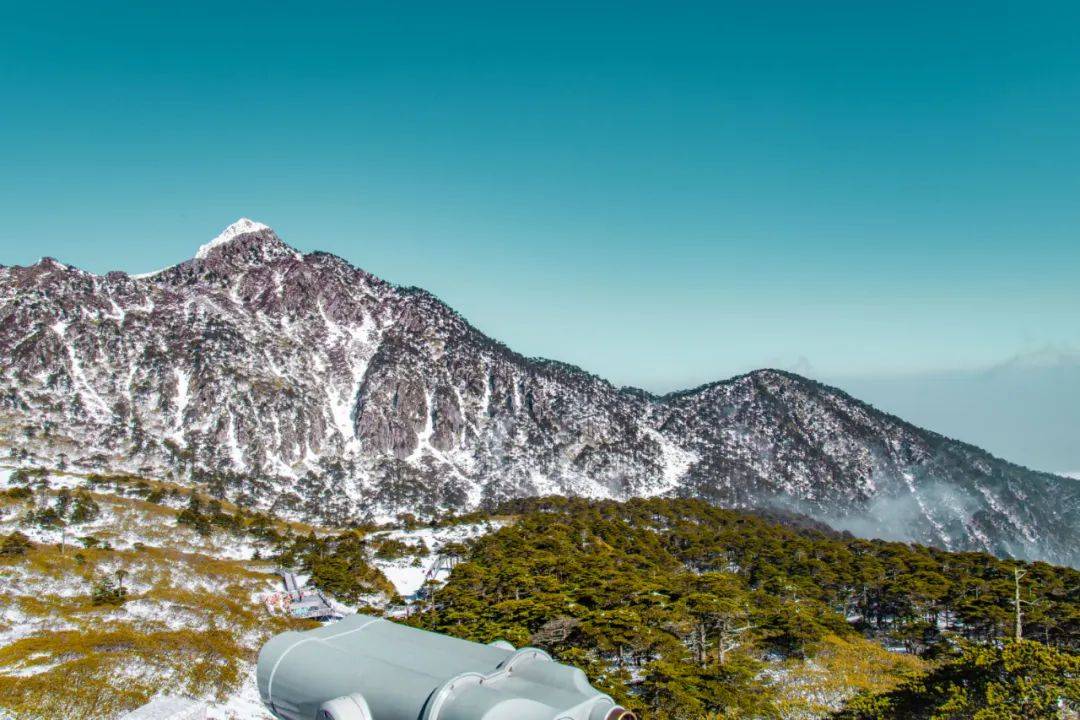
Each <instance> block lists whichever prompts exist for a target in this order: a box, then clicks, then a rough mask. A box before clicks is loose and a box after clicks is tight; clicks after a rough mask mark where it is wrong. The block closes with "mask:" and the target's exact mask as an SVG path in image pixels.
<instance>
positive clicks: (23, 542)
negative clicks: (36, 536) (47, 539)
mask: <svg viewBox="0 0 1080 720" xmlns="http://www.w3.org/2000/svg"><path fill="white" fill-rule="evenodd" d="M31 547H33V544H32V543H31V542H30V538H28V537H26V536H25V535H23V534H22V533H21V532H13V533H11V534H10V535H7V536H6V537H4V539H3V541H2V542H0V556H5V557H12V556H16V555H25V554H26V551H27V550H29V549H30V548H31Z"/></svg>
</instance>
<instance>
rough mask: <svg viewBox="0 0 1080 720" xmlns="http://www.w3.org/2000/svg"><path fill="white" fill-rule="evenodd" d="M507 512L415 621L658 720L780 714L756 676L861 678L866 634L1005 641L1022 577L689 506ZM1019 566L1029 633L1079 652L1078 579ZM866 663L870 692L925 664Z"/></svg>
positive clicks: (1061, 571) (561, 504) (533, 504)
mask: <svg viewBox="0 0 1080 720" xmlns="http://www.w3.org/2000/svg"><path fill="white" fill-rule="evenodd" d="M499 511H500V512H503V513H506V514H515V515H516V516H517V517H516V521H515V522H513V523H511V524H509V525H508V526H506V527H504V528H502V529H500V530H498V531H497V532H495V533H493V534H491V535H487V536H484V537H481V538H479V539H477V540H475V541H473V542H472V543H471V545H470V546H469V548H468V550H467V552H466V553H465V558H464V562H462V563H460V564H458V565H457V566H456V568H455V569H454V572H453V574H452V575H451V577H450V579H449V581H448V582H447V584H446V585H445V586H443V587H442V588H439V589H436V590H435V591H434V592H433V594H432V596H431V597H430V598H429V602H428V605H427V609H426V611H424V612H422V613H420V614H418V615H416V616H414V617H413V618H412V620H411V622H413V623H415V624H417V625H419V626H422V627H426V628H429V629H432V630H437V631H440V632H446V633H450V634H453V635H457V636H460V637H466V638H470V639H472V640H476V641H480V642H490V641H492V640H495V639H499V638H502V639H506V640H509V641H510V642H512V643H514V644H517V645H522V644H531V645H537V646H539V647H542V648H544V649H546V650H548V651H549V652H552V653H553V654H554V655H556V656H557V657H559V658H561V659H563V660H565V661H567V662H573V663H575V664H578V665H579V666H581V667H583V668H584V669H586V671H587V672H588V673H589V675H590V678H591V679H592V680H593V681H594V682H595V683H597V685H598V686H599V687H602V688H603V689H604V690H605V691H607V692H609V693H610V694H611V695H612V696H613V697H615V698H616V699H618V700H620V701H622V702H624V703H628V704H629V705H630V706H632V707H635V708H636V709H638V710H640V711H642V712H643V714H644V715H645V716H646V717H648V718H650V720H669V719H672V718H701V717H714V718H769V717H780V716H781V715H782V714H783V713H785V712H786V711H785V710H783V709H782V708H790V707H792V706H793V701H792V699H791V696H790V695H789V694H786V691H785V692H784V693H781V686H780V684H779V681H776V682H770V681H768V680H766V679H765V678H767V677H768V675H767V674H763V673H762V670H763V668H764V667H765V665H764V663H769V665H770V666H774V665H775V664H776V663H785V667H791V668H796V667H799V666H800V663H804V658H812V657H814V656H815V654H817V653H820V652H822V651H823V650H822V648H827V649H828V651H829V653H830V659H829V662H831V663H834V664H838V663H843V664H845V665H847V666H853V665H856V663H855V661H854V660H853V659H851V658H850V657H846V656H844V654H843V653H849V654H850V653H851V652H853V651H851V650H849V649H848V648H853V647H857V645H856V644H855V642H856V641H858V642H867V641H866V640H864V639H862V638H863V637H866V638H871V639H876V640H880V641H884V642H887V643H888V644H904V645H906V646H907V647H908V648H909V649H910V650H911V651H912V652H917V653H926V654H928V655H933V654H935V653H936V654H942V653H945V652H947V650H948V648H950V647H951V646H953V645H954V644H955V642H956V640H957V639H958V638H965V637H966V638H969V639H970V640H972V641H983V642H986V641H998V640H1000V638H1002V637H1003V636H1004V635H1005V633H1006V632H1007V631H1008V620H1009V617H1010V612H1011V600H1012V591H1013V588H1012V582H1011V578H1012V567H1013V565H1014V563H1011V562H1004V561H1001V560H997V559H995V558H993V557H990V556H988V555H984V554H980V553H948V552H944V551H940V550H935V549H932V548H925V547H919V546H909V545H904V544H900V543H886V542H880V541H867V540H859V539H855V538H852V537H850V536H847V535H841V534H837V533H831V532H827V531H823V530H820V529H815V528H813V527H810V528H807V527H787V526H782V525H777V524H774V523H770V522H767V521H766V520H764V519H762V518H759V517H755V516H753V515H749V514H746V513H738V512H733V511H727V510H722V509H719V508H716V507H714V506H711V505H708V504H707V503H704V502H699V501H693V500H635V501H630V502H627V503H621V504H620V503H614V502H589V501H584V500H574V499H565V498H543V499H531V500H522V501H515V502H513V503H510V504H509V505H507V506H503V507H502V508H500V509H499ZM1026 568H1027V570H1028V571H1029V575H1028V578H1027V584H1026V585H1025V587H1024V595H1025V599H1026V600H1028V601H1030V602H1032V603H1034V604H1032V605H1028V606H1025V607H1026V608H1028V610H1026V612H1027V623H1026V625H1025V627H1026V632H1027V633H1028V634H1029V635H1030V636H1031V637H1038V638H1039V639H1041V640H1043V641H1044V643H1046V644H1049V645H1054V646H1060V647H1062V648H1075V647H1077V645H1078V643H1080V627H1078V625H1077V622H1076V621H1077V611H1076V608H1077V607H1078V604H1080V602H1078V601H1080V598H1078V597H1077V593H1078V592H1080V589H1078V588H1080V583H1078V580H1080V574H1078V573H1077V572H1076V571H1074V570H1070V569H1068V568H1056V567H1052V566H1049V565H1045V564H1041V563H1036V564H1033V565H1027V566H1026ZM845 638H850V639H851V642H849V641H848V640H845ZM882 652H884V651H882ZM863 655H864V656H865V663H867V664H870V663H876V665H873V666H872V667H871V666H867V667H864V668H863V670H862V672H864V673H866V674H869V675H873V676H874V680H873V682H868V683H866V684H865V685H864V686H863V687H865V688H867V689H870V690H874V691H880V690H883V689H888V688H891V687H893V686H895V685H896V683H898V682H900V680H901V679H902V678H903V677H906V676H908V675H909V673H910V670H911V669H912V667H916V668H917V667H919V666H920V663H919V662H918V661H917V660H915V659H913V660H912V663H914V665H913V664H912V663H894V662H892V661H890V660H888V658H887V657H882V656H881V655H879V654H875V653H869V652H867V653H863ZM886 655H887V654H886ZM788 663H791V665H787V664H788ZM878 666H880V667H881V668H882V670H881V672H878V671H877V670H875V669H874V668H876V667H878ZM890 677H891V678H893V680H892V681H890ZM814 682H815V683H817V685H818V686H824V681H822V680H819V679H818V680H815V681H814ZM855 689H856V685H855V684H852V689H851V690H850V691H849V692H848V693H847V694H848V695H850V694H851V692H854V691H855ZM830 692H831V690H830ZM843 697H844V695H841V696H840V699H842V698H843ZM838 706H839V705H838V703H837V704H834V705H833V706H832V707H833V709H835V707H838ZM784 716H787V715H784ZM897 717H902V716H897Z"/></svg>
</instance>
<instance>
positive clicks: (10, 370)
mask: <svg viewBox="0 0 1080 720" xmlns="http://www.w3.org/2000/svg"><path fill="white" fill-rule="evenodd" d="M0 357H3V358H5V360H6V362H5V363H2V364H0V453H3V455H5V456H7V457H8V458H11V459H12V460H14V461H15V462H19V463H24V464H40V465H50V466H54V465H58V464H61V463H64V464H68V465H77V466H80V467H83V468H87V469H100V470H106V471H129V472H135V473H144V474H149V475H154V476H157V477H172V478H174V479H176V480H178V481H185V482H192V481H195V482H204V483H209V484H211V485H212V486H213V487H214V488H215V489H216V490H215V492H218V493H220V494H223V495H225V496H227V497H230V498H234V499H238V500H239V499H241V498H242V499H243V501H244V502H247V503H252V504H255V505H262V506H275V507H276V508H277V509H278V510H281V511H289V512H292V513H295V514H298V515H308V516H312V517H321V518H324V519H332V520H335V521H341V520H347V519H350V518H358V517H363V516H382V517H385V516H387V515H393V514H395V513H397V512H401V511H410V512H416V511H420V512H432V513H434V512H441V511H445V510H462V509H465V508H471V507H476V506H477V505H479V504H482V503H488V504H490V503H496V502H498V501H500V500H503V499H506V498H510V497H515V496H524V495H537V494H553V493H559V494H567V495H587V496H593V497H612V498H627V497H634V496H646V495H657V494H678V495H694V496H698V497H705V498H708V499H711V500H713V501H715V502H717V503H720V504H723V505H729V506H735V507H744V508H745V507H762V506H769V507H777V506H780V507H786V508H788V509H794V510H797V511H800V512H803V513H805V514H809V515H812V516H814V517H817V518H818V519H821V520H824V521H826V522H830V523H832V524H833V525H835V526H838V527H843V528H846V529H850V530H851V531H852V532H855V533H856V534H862V535H870V536H877V537H882V536H885V537H890V538H894V539H906V540H917V541H921V542H926V543H931V544H936V545H940V546H942V547H946V548H948V549H982V550H989V551H991V552H996V553H999V554H1014V555H1020V556H1024V557H1038V558H1044V559H1048V560H1052V561H1055V562H1064V563H1069V564H1080V550H1078V548H1080V484H1078V483H1076V482H1075V481H1072V480H1066V479H1064V478H1058V477H1055V476H1052V475H1047V474H1044V473H1035V472H1031V471H1028V470H1025V469H1024V468H1020V467H1017V466H1015V465H1011V464H1009V463H1006V462H1003V461H1001V460H998V459H997V458H994V457H992V456H990V455H989V454H988V453H985V452H983V451H981V450H979V449H977V448H973V447H971V446H968V445H964V444H962V443H959V442H955V441H952V440H949V439H948V438H944V437H941V436H939V435H936V434H934V433H931V432H927V431H925V430H921V429H919V428H916V427H914V426H912V425H909V424H907V423H904V422H903V421H902V420H900V419H898V418H895V417H891V416H889V415H886V414H884V413H881V412H878V411H877V410H875V409H874V408H872V407H870V406H868V405H865V404H863V403H860V402H858V401H857V400H855V399H854V398H851V397H850V396H847V395H845V394H844V393H842V392H840V391H838V390H835V389H833V388H828V387H826V386H823V385H819V384H817V383H814V382H813V381H810V380H807V379H806V378H802V377H799V376H797V375H793V374H790V373H783V372H779V371H759V372H756V373H751V374H748V375H745V376H742V377H739V378H734V379H732V380H729V381H725V382H720V383H713V384H710V385H707V386H703V387H701V388H698V389H696V390H690V391H686V392H682V393H674V394H672V395H669V396H665V397H655V396H652V395H649V394H648V393H644V392H641V391H635V390H633V389H618V388H615V387H614V386H612V385H611V384H610V383H608V382H606V381H604V380H602V379H600V378H597V377H594V376H592V375H589V374H588V373H586V372H584V371H581V370H578V369H577V368H573V367H571V366H568V365H564V364H562V363H556V362H550V361H541V360H535V359H528V358H525V357H522V356H521V355H518V354H517V353H514V352H512V351H510V350H509V349H507V348H506V347H505V346H503V345H501V344H500V343H498V342H496V341H494V340H492V339H490V338H488V337H485V336H484V335H483V334H482V333H480V332H479V331H477V330H476V329H475V328H473V327H472V326H470V325H469V324H468V323H467V322H466V321H465V320H464V319H462V318H461V317H460V316H459V315H458V314H457V313H455V312H454V311H453V310H452V309H451V308H449V307H447V306H446V305H445V304H443V303H441V302H439V301H438V300H437V299H436V298H434V297H433V296H431V295H430V294H428V293H425V292H418V291H416V290H413V289H402V288H397V287H394V286H392V285H390V284H388V283H386V282H384V281H382V280H380V279H378V278H376V277H373V276H372V275H370V274H368V273H366V272H364V271H363V270H360V269H358V268H354V267H352V266H350V265H349V264H348V263H346V262H345V261H343V260H341V259H340V258H336V257H334V256H331V255H327V254H324V253H311V254H309V255H301V254H300V253H298V252H297V251H296V250H295V249H293V248H292V247H290V246H288V245H286V244H285V243H284V242H283V241H282V240H281V239H280V238H279V237H278V236H277V234H276V233H275V232H274V231H273V230H271V229H270V228H269V227H268V226H266V225H264V224H262V223H257V222H254V221H252V220H248V219H243V220H239V221H237V222H236V223H234V224H233V225H231V226H229V228H227V229H226V230H225V231H224V232H222V233H221V235H219V236H218V237H217V238H215V239H214V240H213V241H211V242H210V243H208V244H207V245H205V246H203V247H202V248H201V249H200V250H199V253H198V255H197V257H196V258H195V259H193V260H189V261H187V262H184V263H181V264H180V265H177V266H174V267H172V268H168V269H166V270H164V271H160V272H158V273H155V274H153V275H150V276H145V278H144V279H137V280H134V281H133V280H132V278H130V277H129V276H127V275H125V274H123V273H109V274H106V275H104V276H98V275H91V274H88V273H79V272H74V271H58V270H57V269H56V268H43V267H37V266H31V267H26V268H21V267H9V268H0Z"/></svg>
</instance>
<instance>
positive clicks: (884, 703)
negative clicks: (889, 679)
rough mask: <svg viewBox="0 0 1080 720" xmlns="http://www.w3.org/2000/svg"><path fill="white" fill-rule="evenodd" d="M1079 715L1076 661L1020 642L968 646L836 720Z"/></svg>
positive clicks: (1012, 719) (1029, 719) (1022, 719)
mask: <svg viewBox="0 0 1080 720" xmlns="http://www.w3.org/2000/svg"><path fill="white" fill-rule="evenodd" d="M1077 712H1080V657H1077V656H1076V655H1070V654H1067V653H1063V652H1059V651H1057V650H1054V649H1053V648H1050V647H1047V646H1046V645H1043V644H1040V643H1036V642H1031V641H1027V640H1023V641H1020V642H1010V643H1006V644H1005V645H1004V646H1002V647H996V646H976V645H968V646H966V647H965V648H964V650H963V654H962V655H961V656H960V657H959V658H957V659H955V660H951V661H948V662H945V663H944V664H942V665H940V666H939V667H937V668H936V669H934V670H932V671H931V672H929V673H927V674H926V675H924V676H921V677H918V678H915V679H913V680H911V681H909V682H907V683H905V684H903V685H902V686H901V687H899V688H897V689H896V690H894V691H892V692H890V693H886V694H883V695H877V696H873V695H871V696H861V697H859V698H858V699H856V700H855V701H853V702H852V703H851V704H850V705H849V707H848V708H847V709H845V710H844V711H843V712H840V713H838V714H837V715H835V716H834V717H835V718H836V720H891V719H892V718H908V719H910V720H968V719H969V718H970V719H971V720H1038V719H1045V720H1054V719H1055V718H1060V717H1064V716H1067V715H1066V713H1073V716H1075V713H1077Z"/></svg>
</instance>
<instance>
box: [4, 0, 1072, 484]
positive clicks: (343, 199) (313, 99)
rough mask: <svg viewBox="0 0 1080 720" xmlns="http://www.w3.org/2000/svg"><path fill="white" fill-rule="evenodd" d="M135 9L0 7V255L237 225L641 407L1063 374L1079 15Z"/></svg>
mask: <svg viewBox="0 0 1080 720" xmlns="http://www.w3.org/2000/svg"><path fill="white" fill-rule="evenodd" d="M226 4H227V3H226ZM35 5H41V6H42V7H35ZM142 5H144V7H136V6H134V4H132V5H130V6H129V5H128V4H126V3H110V2H104V3H83V2H80V3H68V2H62V1H61V2H53V3H38V4H34V3H18V4H16V3H13V2H3V3H2V4H0V168H2V169H0V262H2V263H4V264H26V263H30V262H34V261H36V260H37V259H38V258H39V257H40V256H43V255H51V256H55V257H57V258H59V259H61V260H64V261H66V262H70V263H73V264H76V265H78V266H80V267H83V268H86V269H88V270H92V271H97V272H103V271H106V270H109V269H123V270H127V271H131V272H140V271H148V270H152V269H155V268H158V267H161V266H164V265H167V264H172V263H175V262H178V261H181V260H183V259H185V258H188V257H190V256H191V255H192V254H193V253H194V251H195V249H196V248H197V247H198V245H199V244H201V243H203V242H205V241H206V240H208V239H209V238H210V237H212V236H213V235H215V234H216V233H217V232H218V231H219V230H220V229H221V228H222V227H224V226H225V225H227V224H229V223H230V222H231V221H233V220H235V219H236V218H238V217H240V216H248V217H252V218H255V219H257V220H260V221H262V222H265V223H267V224H269V225H272V226H273V227H275V228H276V229H277V230H278V232H279V234H281V235H282V236H283V237H284V238H285V239H286V240H287V241H289V242H290V243H292V244H293V245H295V246H296V247H298V248H300V249H304V250H311V249H324V250H329V251H331V252H334V253H337V254H339V255H342V256H343V257H345V258H347V259H348V260H350V261H352V262H353V263H354V264H356V265H359V266H361V267H364V268H365V269H368V270H370V271H372V272H374V273H376V274H378V275H381V276H383V277H385V278H386V279H389V280H391V281H394V282H398V283H403V284H411V285H419V286H422V287H425V288H427V289H429V290H431V291H433V292H435V293H436V294H438V295H439V296H440V297H442V298H443V299H444V300H446V301H447V302H448V303H449V304H451V305H452V306H454V307H455V308H457V309H458V310H460V311H461V312H462V313H463V314H465V316H466V317H468V318H469V319H470V320H472V321H473V322H474V323H475V324H476V325H477V326H479V327H480V328H481V329H482V330H484V331H486V332H487V333H489V334H491V335H493V336H495V337H497V338H499V339H501V340H503V341H505V342H507V343H508V344H509V345H511V346H512V347H514V348H516V349H518V350H520V351H522V352H525V353H527V354H542V355H546V356H549V357H555V358H559V359H562V360H566V361H569V362H573V363H576V364H579V365H581V366H583V367H585V368H587V369H589V370H592V371H594V372H596V373H598V374H601V375H603V376H605V377H608V378H610V379H612V380H613V381H614V382H616V383H621V384H634V385H638V386H644V387H647V388H649V389H652V390H658V391H665V390H670V389H673V388H679V387H685V386H690V385H695V384H698V383H701V382H704V381H707V380H712V379H716V378H722V377H726V376H729V375H732V374H734V373H737V372H740V371H743V370H747V369H750V368H753V367H760V366H765V365H771V366H781V367H790V368H796V369H802V370H804V371H806V372H808V373H809V374H814V375H817V376H821V377H854V376H859V377H863V378H865V377H877V376H882V377H884V376H888V377H893V376H896V375H900V374H910V373H929V372H941V371H956V370H964V369H977V368H983V367H989V366H993V365H995V364H998V363H1000V362H1003V361H1005V360H1006V359H1008V358H1012V357H1014V356H1017V355H1021V354H1025V353H1028V352H1032V351H1036V350H1042V349H1045V348H1047V347H1053V348H1057V349H1064V351H1065V353H1066V354H1068V353H1072V352H1075V351H1077V350H1080V320H1078V318H1080V289H1078V288H1080V237H1078V228H1080V5H1077V4H1076V3H1060V4H1043V3H1039V2H1027V3H1015V2H1013V3H1001V4H999V3H993V2H983V3H941V2H935V3H912V2H904V3H884V2H882V3H879V2H869V3H868V2H851V3H829V2H816V3H809V2H791V3H783V2H746V3H722V2H713V3H707V4H701V5H696V4H687V3H635V2H619V3H612V4H610V5H601V4H582V3H567V4H557V3H543V4H541V5H532V4H521V3H492V4H467V3H446V2H443V3H434V4H430V5H429V4H424V3H413V4H402V3H386V4H370V3H362V2H353V3H346V4H340V5H337V4H325V3H312V2H307V3H302V4H298V3H285V2H281V3H232V4H227V5H229V7H227V8H224V9H223V8H222V7H221V6H222V5H223V4H222V3H202V2H185V3H159V4H151V3H145V4H142ZM510 6H513V7H510ZM950 6H951V7H950ZM1072 400H1073V401H1075V402H1074V403H1073V404H1076V405H1080V398H1073V399H1072ZM1077 429H1078V430H1080V428H1077ZM1072 434H1073V436H1075V434H1076V433H1075V432H1074V433H1072ZM1078 460H1080V458H1078ZM1051 469H1057V468H1051ZM1060 469H1072V468H1060ZM1076 469H1080V467H1078V468H1076Z"/></svg>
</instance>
